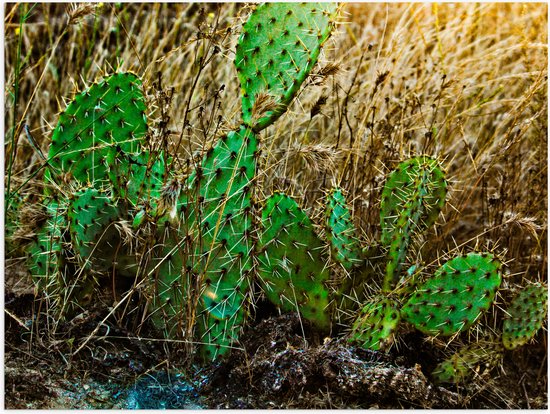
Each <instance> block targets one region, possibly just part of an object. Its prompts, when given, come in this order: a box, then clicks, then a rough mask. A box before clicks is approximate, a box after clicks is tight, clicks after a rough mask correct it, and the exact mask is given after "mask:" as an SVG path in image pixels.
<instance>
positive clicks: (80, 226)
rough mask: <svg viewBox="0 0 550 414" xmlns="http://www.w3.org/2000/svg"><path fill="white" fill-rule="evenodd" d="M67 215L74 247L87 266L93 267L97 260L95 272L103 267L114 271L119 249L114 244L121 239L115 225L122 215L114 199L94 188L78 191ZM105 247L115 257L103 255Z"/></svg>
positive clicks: (71, 201) (70, 202) (70, 203)
mask: <svg viewBox="0 0 550 414" xmlns="http://www.w3.org/2000/svg"><path fill="white" fill-rule="evenodd" d="M67 215H68V219H69V229H70V233H71V241H72V247H73V250H74V252H75V254H76V255H77V257H78V258H79V259H80V260H81V261H82V262H83V263H84V266H85V267H90V266H91V263H92V262H91V259H92V256H94V257H95V258H96V260H95V261H94V268H95V267H96V265H97V264H99V263H101V268H103V269H106V268H108V267H110V266H111V264H112V263H113V260H115V257H114V252H115V251H116V248H117V246H115V245H113V244H110V243H111V241H112V240H114V238H113V237H114V236H116V235H118V231H117V230H116V229H115V228H114V226H113V225H111V224H112V223H113V222H114V221H115V220H116V219H117V218H119V215H120V212H119V209H118V208H117V207H116V206H115V205H114V204H113V201H112V199H111V197H110V195H109V194H107V193H106V192H105V191H102V190H98V189H95V188H93V187H87V188H83V189H81V190H78V191H76V192H75V194H74V195H73V197H72V199H71V200H70V201H69V208H68V213H67ZM115 240H118V239H116V238H115ZM102 245H103V246H106V247H107V249H108V250H109V252H110V253H111V254H107V255H103V254H99V252H100V251H101V252H103V248H102V247H101V246H102Z"/></svg>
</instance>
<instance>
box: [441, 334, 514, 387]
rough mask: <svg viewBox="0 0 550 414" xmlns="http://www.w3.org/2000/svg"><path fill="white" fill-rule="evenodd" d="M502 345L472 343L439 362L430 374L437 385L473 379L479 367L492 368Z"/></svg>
mask: <svg viewBox="0 0 550 414" xmlns="http://www.w3.org/2000/svg"><path fill="white" fill-rule="evenodd" d="M502 351H503V349H502V345H501V344H499V343H495V342H490V341H480V342H474V343H472V344H470V345H468V346H466V347H464V348H462V349H460V350H459V351H458V352H456V353H454V354H453V355H451V356H450V357H449V358H448V359H446V360H445V361H443V362H441V363H440V364H438V365H437V367H436V368H435V369H434V370H433V372H432V378H433V379H434V382H435V383H437V384H442V383H452V384H457V383H461V382H464V381H466V380H468V379H470V378H471V377H473V376H474V375H475V374H476V372H478V371H479V369H480V367H481V366H486V367H487V368H488V369H491V368H493V367H494V366H495V365H496V364H497V363H498V361H499V360H500V358H501V357H502Z"/></svg>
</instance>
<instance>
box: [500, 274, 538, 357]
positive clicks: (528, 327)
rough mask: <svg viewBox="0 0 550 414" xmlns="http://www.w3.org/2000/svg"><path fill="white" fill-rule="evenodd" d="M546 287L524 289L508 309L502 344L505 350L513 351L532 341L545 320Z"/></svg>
mask: <svg viewBox="0 0 550 414" xmlns="http://www.w3.org/2000/svg"><path fill="white" fill-rule="evenodd" d="M547 306H548V287H547V286H545V285H543V284H540V283H535V284H532V285H529V286H526V287H524V288H523V289H521V291H520V292H519V293H518V294H517V295H516V297H515V298H514V299H513V300H512V302H511V303H510V306H509V307H508V309H507V310H508V313H509V316H508V317H507V318H506V319H505V320H504V327H503V332H502V342H503V344H504V347H505V348H506V349H515V348H517V347H518V346H521V345H524V344H525V343H527V342H528V341H529V340H530V339H532V338H533V337H534V336H535V334H536V333H537V331H538V330H539V329H540V328H541V327H542V325H543V324H544V321H545V320H546V313H547Z"/></svg>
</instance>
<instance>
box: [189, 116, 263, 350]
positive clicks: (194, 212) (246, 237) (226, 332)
mask: <svg viewBox="0 0 550 414" xmlns="http://www.w3.org/2000/svg"><path fill="white" fill-rule="evenodd" d="M257 148H258V139H257V138H256V136H255V134H254V133H253V132H252V131H251V130H250V129H249V128H247V127H244V126H243V127H241V128H240V129H239V130H237V131H231V132H229V133H228V134H227V135H226V136H223V137H222V138H220V139H219V141H218V142H217V143H216V145H215V146H214V147H212V148H211V149H210V150H209V151H207V153H206V155H205V157H204V159H203V161H202V164H201V166H200V167H198V168H197V169H196V170H195V171H194V173H193V174H192V175H191V176H190V178H189V180H188V187H189V191H188V192H186V193H184V194H182V197H187V198H188V200H189V201H188V202H187V203H186V204H181V209H182V212H183V217H184V220H183V223H182V228H181V236H182V237H188V236H190V237H191V238H192V240H193V241H196V249H195V251H194V252H193V254H192V257H191V258H190V260H189V261H188V266H189V267H191V268H192V270H193V272H195V274H196V275H198V278H199V280H201V281H202V289H203V292H202V295H201V300H200V306H199V310H198V312H199V313H198V322H197V324H198V325H197V326H198V328H199V329H198V331H199V335H201V337H200V339H199V340H200V342H201V343H204V344H207V345H205V346H203V347H202V354H203V356H204V357H205V358H206V359H214V358H216V357H217V356H219V355H221V354H223V353H224V352H226V351H227V350H228V349H230V348H229V347H228V345H229V344H230V343H231V342H233V341H234V340H235V339H236V338H238V336H239V333H240V329H241V325H240V323H241V322H242V321H243V320H244V316H245V314H246V306H247V303H248V300H247V295H248V288H249V285H250V279H251V275H250V273H251V271H252V257H251V253H252V249H253V240H252V234H251V231H252V211H251V210H252V198H251V195H252V190H253V185H254V182H253V180H254V176H255V173H256V156H257ZM182 193H183V192H182ZM181 200H182V198H181V197H180V202H181ZM196 223H199V225H196ZM237 323H238V324H237ZM214 325H216V327H215V328H213V326H214Z"/></svg>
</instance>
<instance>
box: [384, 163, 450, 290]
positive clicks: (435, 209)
mask: <svg viewBox="0 0 550 414" xmlns="http://www.w3.org/2000/svg"><path fill="white" fill-rule="evenodd" d="M446 194H447V182H446V181H445V176H444V174H443V172H442V170H441V168H440V167H439V164H438V162H437V161H436V160H435V159H433V158H430V157H426V156H420V157H415V158H411V159H409V160H407V161H404V162H402V163H401V164H399V166H398V167H397V169H395V170H394V171H392V172H391V173H390V175H389V176H388V179H387V181H386V184H385V186H384V190H383V191H382V202H381V206H380V225H381V227H382V235H381V242H382V244H383V245H385V246H387V247H388V262H387V265H386V277H385V279H384V285H383V289H384V291H386V292H388V291H391V289H393V287H394V286H395V284H396V282H397V280H398V279H399V276H400V273H401V269H402V266H403V263H404V261H405V259H406V255H407V249H408V247H409V246H410V243H411V241H412V240H413V238H414V237H415V236H417V235H419V234H420V233H422V232H423V231H424V230H426V229H427V228H428V227H430V226H432V225H433V224H434V223H435V221H436V219H437V217H438V215H439V212H440V211H441V209H442V207H443V205H444V203H445V197H446Z"/></svg>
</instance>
